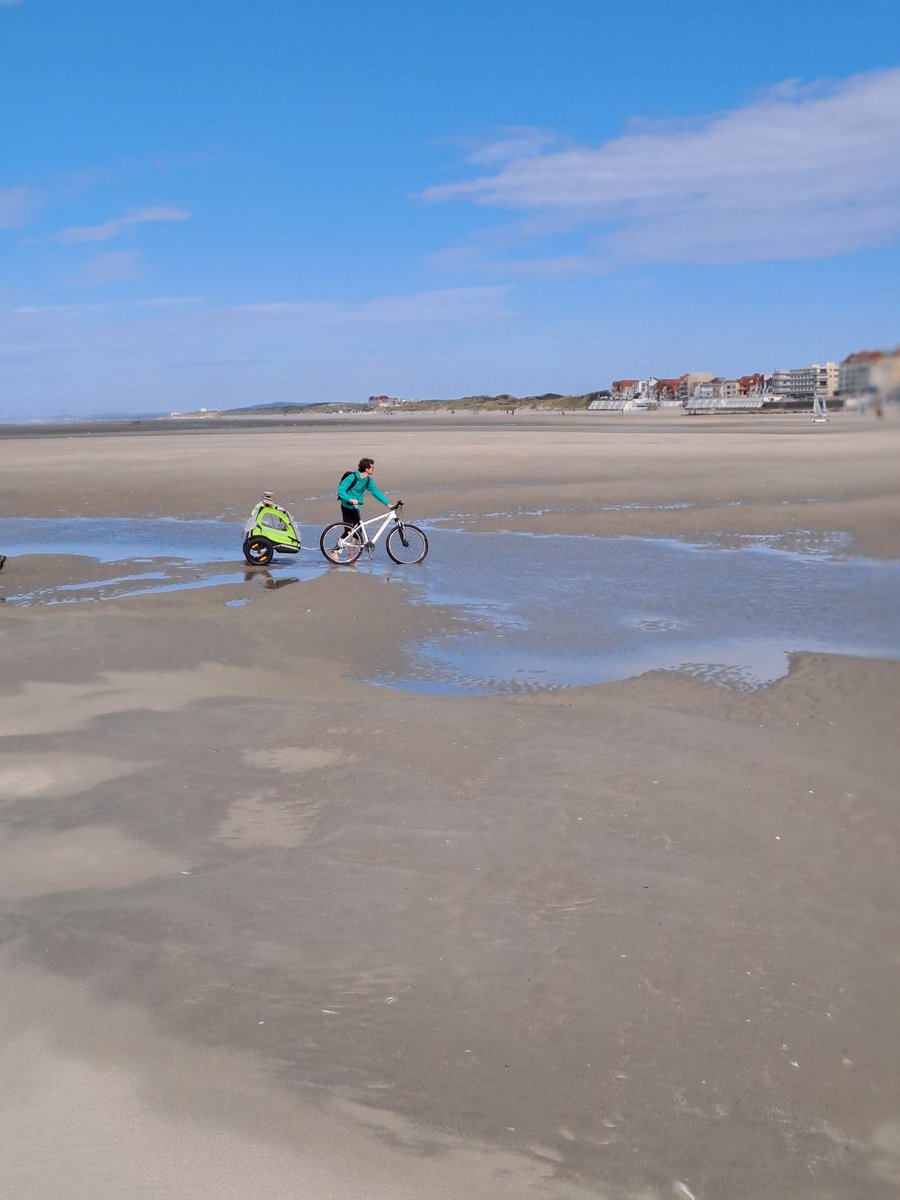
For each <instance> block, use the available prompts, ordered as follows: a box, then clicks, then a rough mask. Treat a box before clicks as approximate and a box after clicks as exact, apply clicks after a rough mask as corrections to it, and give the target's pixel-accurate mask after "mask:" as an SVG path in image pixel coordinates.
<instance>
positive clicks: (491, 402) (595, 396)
mask: <svg viewBox="0 0 900 1200" xmlns="http://www.w3.org/2000/svg"><path fill="white" fill-rule="evenodd" d="M608 395H609V392H607V391H602V392H586V393H585V394H584V395H582V396H566V395H563V394H562V393H560V392H544V393H543V395H540V396H513V395H511V394H510V393H508V392H501V393H500V394H499V395H497V396H487V395H484V396H462V397H461V398H460V399H458V400H407V401H404V402H403V403H398V404H392V405H385V406H384V407H383V408H377V409H372V408H370V407H369V405H368V404H337V403H334V402H330V403H322V404H253V405H250V406H248V407H245V408H230V409H227V410H225V411H226V412H227V415H228V416H255V415H258V416H262V415H269V416H301V415H303V414H305V413H339V412H380V413H386V412H387V413H390V412H438V411H440V412H457V411H460V410H461V411H463V412H475V411H478V412H480V411H491V412H493V411H501V412H508V411H513V412H519V411H521V410H523V409H534V410H545V409H552V410H554V411H558V410H559V409H583V408H587V406H588V405H589V404H590V403H591V401H592V400H599V399H603V398H604V397H606V396H608Z"/></svg>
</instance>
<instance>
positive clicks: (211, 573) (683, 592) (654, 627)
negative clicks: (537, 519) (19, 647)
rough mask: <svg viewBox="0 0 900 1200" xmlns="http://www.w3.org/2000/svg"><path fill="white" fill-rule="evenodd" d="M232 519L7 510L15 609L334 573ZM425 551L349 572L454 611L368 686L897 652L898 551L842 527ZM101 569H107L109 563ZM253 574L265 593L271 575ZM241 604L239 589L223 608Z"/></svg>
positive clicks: (8, 590) (720, 675)
mask: <svg viewBox="0 0 900 1200" xmlns="http://www.w3.org/2000/svg"><path fill="white" fill-rule="evenodd" d="M240 531H241V524H240V523H239V522H234V521H212V520H202V521H184V520H176V519H169V518H147V519H144V520H131V519H122V518H102V519H100V518H85V517H72V518H60V519H58V520H38V519H23V520H15V521H13V520H0V548H2V549H3V552H4V553H6V554H8V555H10V563H9V565H8V566H7V569H6V571H4V574H3V575H2V576H0V595H2V596H3V597H4V598H5V600H6V602H7V603H10V604H21V605H24V604H59V603H79V602H86V601H90V600H97V599H115V598H116V597H118V596H127V595H141V594H148V593H154V592H172V591H179V590H183V589H185V588H197V587H210V586H214V585H216V584H221V583H241V582H246V583H247V584H248V585H253V588H252V592H251V591H250V590H248V596H247V600H249V599H250V598H251V597H252V598H253V600H254V602H256V601H257V600H260V601H262V600H264V594H263V592H264V591H275V590H278V589H280V588H283V587H285V586H288V585H290V584H295V583H301V584H302V583H303V582H304V581H308V580H310V579H313V578H315V577H316V576H317V575H320V574H322V573H323V572H324V571H329V570H334V569H336V568H333V567H330V566H329V565H328V564H327V563H325V561H324V560H323V559H322V557H321V555H320V554H319V550H318V533H319V531H318V529H313V528H307V527H303V528H302V530H301V532H302V535H303V544H304V547H309V549H305V550H304V551H302V552H301V553H300V554H299V555H295V556H290V557H288V556H285V557H281V558H276V559H275V562H274V563H273V564H272V565H271V566H270V567H269V568H268V569H267V570H266V571H260V570H259V569H251V568H248V567H247V566H246V564H244V562H243V559H242V556H241V550H240V544H241V532H240ZM429 538H430V540H431V550H430V553H429V556H428V558H427V560H426V561H425V562H424V563H422V564H420V565H417V566H413V567H396V566H394V564H392V563H391V562H390V561H389V560H388V558H387V555H386V553H385V551H384V547H383V546H382V545H379V546H378V547H377V549H376V551H375V553H374V556H373V557H372V559H368V558H365V557H364V558H363V559H362V560H361V561H360V563H359V565H358V566H357V567H354V568H337V569H340V570H348V569H353V570H361V571H364V572H371V573H374V574H377V575H380V576H383V577H385V578H386V579H390V580H395V579H396V580H401V579H402V580H403V581H404V582H408V583H409V584H411V585H412V597H413V603H423V604H442V605H446V606H449V607H450V608H451V609H455V610H457V612H458V614H459V618H460V621H459V624H458V625H456V626H455V628H454V627H451V631H450V632H448V633H447V634H446V635H445V636H443V637H441V638H439V639H436V640H434V641H430V642H427V643H425V644H409V645H407V646H405V647H404V652H405V653H404V655H403V656H402V662H403V665H402V667H399V668H397V669H396V670H395V671H393V672H391V673H386V674H384V675H381V676H379V677H377V678H374V679H371V680H369V682H371V683H374V684H381V685H384V686H389V687H398V688H404V689H412V690H417V691H428V692H439V693H446V694H471V695H479V694H488V693H492V692H504V691H517V690H523V689H528V688H553V687H564V686H577V685H586V684H594V683H605V682H610V681H612V680H617V679H626V678H631V677H633V676H636V675H640V674H642V673H644V672H645V671H649V670H654V669H657V670H658V669H663V670H672V671H678V672H681V673H684V674H690V675H694V676H697V677H701V678H706V679H711V680H714V681H715V682H718V683H720V684H723V685H725V686H730V687H737V688H755V687H761V686H765V685H766V684H768V683H771V682H772V681H774V680H775V679H778V678H779V677H781V676H782V675H784V674H786V673H787V670H788V667H789V659H790V655H791V654H793V653H795V652H798V651H804V650H806V651H818V652H822V653H830V654H848V655H855V656H860V657H873V658H898V657H900V622H898V616H897V614H898V611H900V562H884V561H881V560H876V559H868V558H862V557H859V556H855V555H852V554H851V553H850V552H849V549H850V543H849V538H848V537H847V536H846V535H842V534H839V533H830V534H814V533H810V532H804V531H798V532H795V533H793V534H790V535H777V536H776V535H759V536H755V537H744V536H735V535H727V536H726V535H722V536H721V537H719V538H714V539H705V540H703V541H700V540H697V541H682V540H677V539H651V538H631V537H619V538H599V537H590V536H574V535H555V534H532V533H475V532H471V531H466V530H459V529H451V528H448V527H446V526H444V525H438V524H437V523H436V524H435V525H434V526H433V527H431V528H430V529H429ZM26 553H47V554H75V555H80V556H84V557H86V558H91V559H95V560H96V561H97V562H98V563H103V564H107V565H108V564H117V563H122V564H123V566H122V571H121V573H116V575H115V576H114V578H111V579H110V578H107V577H104V578H98V579H97V580H96V581H88V582H79V583H76V584H60V585H54V586H48V587H47V588H46V589H44V590H43V591H42V592H40V593H29V594H24V593H21V594H20V593H17V592H16V587H15V561H14V560H15V556H16V555H17V554H26ZM102 574H103V575H105V576H106V575H108V571H105V572H102ZM260 584H261V585H262V588H260ZM247 600H242V599H237V600H235V599H233V598H232V599H229V601H228V602H227V603H228V605H229V606H230V607H239V606H242V605H243V604H244V603H246V602H247Z"/></svg>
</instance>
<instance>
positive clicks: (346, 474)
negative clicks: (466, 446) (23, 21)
mask: <svg viewBox="0 0 900 1200" xmlns="http://www.w3.org/2000/svg"><path fill="white" fill-rule="evenodd" d="M0 2H2V0H0ZM355 474H356V472H355V471H345V472H344V473H343V475H342V476H341V480H340V483H339V484H338V487H340V486H341V484H342V483H344V482H345V481H346V480H347V479H350V478H351V477H352V476H353V475H355ZM368 486H369V481H368V479H367V480H366V488H368Z"/></svg>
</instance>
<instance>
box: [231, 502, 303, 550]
mask: <svg viewBox="0 0 900 1200" xmlns="http://www.w3.org/2000/svg"><path fill="white" fill-rule="evenodd" d="M300 548H301V547H300V530H299V529H298V528H297V524H296V522H295V521H294V518H293V517H292V516H291V514H290V513H289V512H288V511H287V509H286V508H282V507H281V505H280V504H276V503H275V502H274V500H273V499H272V493H271V492H263V496H262V500H260V502H259V503H258V504H257V505H255V506H254V508H253V511H252V512H251V514H250V516H249V517H248V518H247V524H246V525H245V526H244V543H243V551H244V558H246V560H247V562H248V563H250V565H251V566H252V567H264V566H266V565H267V564H268V563H270V562H271V561H272V559H273V557H274V556H275V555H276V554H297V553H298V552H299V550H300Z"/></svg>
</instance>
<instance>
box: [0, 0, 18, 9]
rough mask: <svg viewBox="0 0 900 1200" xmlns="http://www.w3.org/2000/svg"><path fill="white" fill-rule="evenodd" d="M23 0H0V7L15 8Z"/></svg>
mask: <svg viewBox="0 0 900 1200" xmlns="http://www.w3.org/2000/svg"><path fill="white" fill-rule="evenodd" d="M22 3H24V0H0V8H16V7H17V6H18V5H19V4H22Z"/></svg>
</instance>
